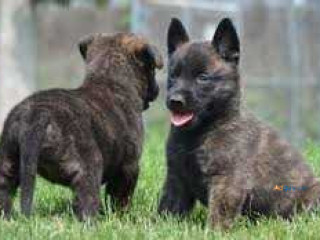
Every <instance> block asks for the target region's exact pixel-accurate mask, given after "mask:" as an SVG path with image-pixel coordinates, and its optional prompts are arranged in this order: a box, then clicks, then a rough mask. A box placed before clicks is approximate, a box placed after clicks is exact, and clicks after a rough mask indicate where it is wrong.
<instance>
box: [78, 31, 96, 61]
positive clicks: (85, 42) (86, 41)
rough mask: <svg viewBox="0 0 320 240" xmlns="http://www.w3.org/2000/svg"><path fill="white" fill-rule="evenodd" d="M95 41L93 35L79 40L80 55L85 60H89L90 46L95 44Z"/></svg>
mask: <svg viewBox="0 0 320 240" xmlns="http://www.w3.org/2000/svg"><path fill="white" fill-rule="evenodd" d="M93 39H94V36H93V35H87V36H84V37H82V38H81V39H80V40H79V43H78V47H79V51H80V54H81V56H82V58H83V59H84V60H86V59H87V50H88V47H89V45H90V44H91V43H92V42H93Z"/></svg>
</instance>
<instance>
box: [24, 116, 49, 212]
mask: <svg viewBox="0 0 320 240" xmlns="http://www.w3.org/2000/svg"><path fill="white" fill-rule="evenodd" d="M47 125H48V118H47V117H40V118H39V119H38V120H37V121H36V122H35V123H34V124H32V125H31V126H30V127H29V128H28V129H27V130H26V132H25V133H24V135H23V136H22V138H21V139H20V187H21V202H20V204H21V212H22V213H23V214H24V215H25V216H27V217H29V216H30V214H31V210H32V201H33V192H34V186H35V178H36V175H37V165H38V157H39V153H40V148H41V143H42V141H43V139H44V135H45V132H46V127H47Z"/></svg>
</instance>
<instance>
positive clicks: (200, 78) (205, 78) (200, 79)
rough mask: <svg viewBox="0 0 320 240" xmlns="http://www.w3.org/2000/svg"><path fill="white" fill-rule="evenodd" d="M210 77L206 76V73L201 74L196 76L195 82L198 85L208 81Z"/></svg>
mask: <svg viewBox="0 0 320 240" xmlns="http://www.w3.org/2000/svg"><path fill="white" fill-rule="evenodd" d="M210 79H211V78H210V75H208V74H206V73H201V74H199V75H198V77H197V82H198V83H206V82H209V81H210Z"/></svg>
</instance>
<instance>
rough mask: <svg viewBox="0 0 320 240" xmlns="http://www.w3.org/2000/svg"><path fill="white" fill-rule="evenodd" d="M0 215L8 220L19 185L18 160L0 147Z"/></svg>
mask: <svg viewBox="0 0 320 240" xmlns="http://www.w3.org/2000/svg"><path fill="white" fill-rule="evenodd" d="M0 148H1V149H0V215H1V214H3V215H4V217H5V218H9V217H10V215H11V210H12V200H13V197H14V196H15V193H16V190H17V187H18V184H19V177H18V176H19V158H18V156H13V155H12V156H10V155H9V154H7V153H6V152H5V150H4V149H3V147H0Z"/></svg>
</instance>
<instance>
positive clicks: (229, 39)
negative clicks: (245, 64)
mask: <svg viewBox="0 0 320 240" xmlns="http://www.w3.org/2000/svg"><path fill="white" fill-rule="evenodd" d="M211 43H212V45H213V47H214V48H215V49H216V51H217V53H218V54H219V55H220V56H221V57H222V58H223V59H224V60H226V61H228V62H233V63H236V64H238V62H239V57H240V44H239V38H238V35H237V32H236V29H235V27H234V25H233V23H232V21H231V19H229V18H224V19H222V20H221V22H220V23H219V25H218V27H217V30H216V32H215V34H214V36H213V39H212V42H211Z"/></svg>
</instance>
